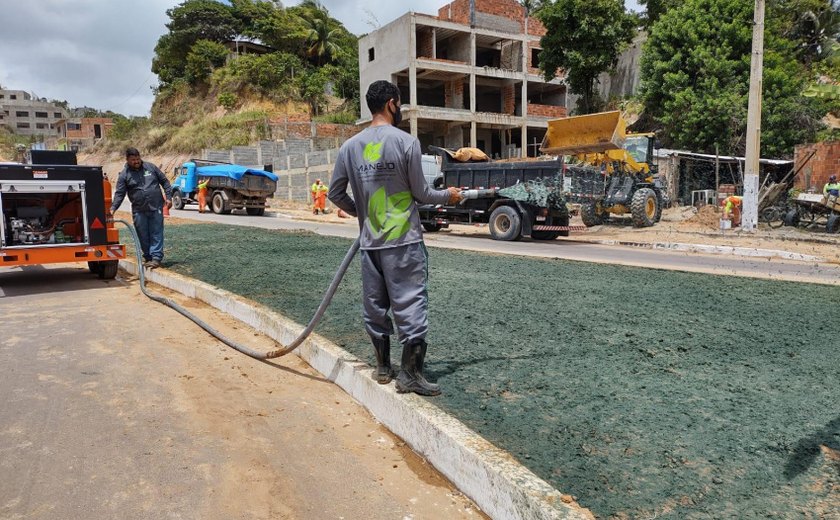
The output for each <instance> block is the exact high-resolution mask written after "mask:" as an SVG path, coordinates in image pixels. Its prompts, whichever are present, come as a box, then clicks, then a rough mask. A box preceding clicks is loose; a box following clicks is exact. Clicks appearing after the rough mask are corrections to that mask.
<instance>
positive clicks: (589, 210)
mask: <svg viewBox="0 0 840 520" xmlns="http://www.w3.org/2000/svg"><path fill="white" fill-rule="evenodd" d="M580 218H581V220H583V225H584V226H586V227H592V226H600V225H601V224H603V223H604V215H602V214H600V213H598V205H597V204H584V205H582V206H581V207H580Z"/></svg>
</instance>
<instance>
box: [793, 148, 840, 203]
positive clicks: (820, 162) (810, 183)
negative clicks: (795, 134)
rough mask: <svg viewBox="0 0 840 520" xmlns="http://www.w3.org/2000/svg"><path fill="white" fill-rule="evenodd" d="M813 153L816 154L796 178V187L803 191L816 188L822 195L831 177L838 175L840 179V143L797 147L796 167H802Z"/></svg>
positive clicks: (795, 155) (795, 152)
mask: <svg viewBox="0 0 840 520" xmlns="http://www.w3.org/2000/svg"><path fill="white" fill-rule="evenodd" d="M811 152H816V154H815V155H814V156H813V157H811V160H810V161H808V163H807V164H806V165H805V167H803V168H802V171H800V172H799V175H797V176H796V181H795V186H796V187H797V188H799V189H802V190H807V189H809V188H814V189H815V190H816V191H817V192H818V193H822V189H823V186H825V183H827V182H828V177H829V176H831V175H837V176H838V178H840V141H826V142H823V143H814V144H805V145H800V146H797V147H796V148H795V149H794V154H793V163H794V167H795V168H799V167H800V166H802V163H803V162H804V161H805V159H807V158H808V156H809V155H811Z"/></svg>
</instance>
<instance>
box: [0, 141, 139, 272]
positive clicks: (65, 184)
mask: <svg viewBox="0 0 840 520" xmlns="http://www.w3.org/2000/svg"><path fill="white" fill-rule="evenodd" d="M31 156H32V160H31V163H32V164H20V163H0V216H2V218H0V267H19V266H27V265H38V264H53V263H67V262H87V264H88V268H89V269H90V271H91V272H92V273H94V274H97V275H98V276H99V277H100V278H104V279H110V278H114V277H115V276H116V275H117V269H118V267H119V261H120V259H123V258H125V245H123V244H120V237H119V232H118V231H117V230H116V229H115V228H114V224H113V222H112V221H111V219H110V215H109V214H108V211H109V209H110V207H111V183H110V182H108V178H107V177H106V176H105V175H104V174H103V172H102V168H101V167H99V166H78V165H77V164H76V157H75V154H74V153H73V152H45V151H35V150H33V151H32V152H31Z"/></svg>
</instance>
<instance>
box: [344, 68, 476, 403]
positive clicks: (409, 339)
mask: <svg viewBox="0 0 840 520" xmlns="http://www.w3.org/2000/svg"><path fill="white" fill-rule="evenodd" d="M365 98H366V100H367V104H368V108H370V111H371V113H372V114H373V121H372V122H371V124H370V126H369V127H368V128H366V129H365V130H363V131H362V132H361V133H359V134H357V135H356V136H355V137H352V138H351V139H349V140H348V141H347V142H345V143H344V144H343V145H342V147H341V149H340V150H339V152H338V158H337V161H336V164H335V169H334V170H333V177H332V180H331V184H330V190H329V198H330V200H331V201H332V202H333V203H334V204H335V205H336V206H338V207H339V208H341V209H342V210H344V211H346V212H347V213H349V214H350V215H353V216H358V218H359V231H360V235H359V239H360V249H361V264H362V287H363V292H364V296H363V300H364V302H363V303H364V321H365V328H366V329H367V333H368V335H369V336H370V337H371V340H372V342H373V347H374V352H375V354H376V373H375V378H376V380H377V382H378V383H380V384H386V383H388V382H390V381H391V379H392V378H393V377H394V375H393V371H392V369H391V343H390V337H391V334H393V323H392V321H391V318H390V317H389V316H388V311H389V310H390V312H391V314H392V315H393V317H394V319H393V321H394V322H396V325H397V336H398V338H399V341H400V343H402V346H403V351H402V363H401V366H400V373H399V374H398V375H397V378H396V379H397V381H396V387H397V392H401V393H405V392H414V393H417V394H420V395H438V394H440V387H439V386H438V385H436V384H433V383H430V382H429V381H427V380H426V378H425V377H424V376H423V361H424V358H425V357H426V348H427V346H426V332H427V331H428V328H429V327H428V320H427V307H428V298H427V295H426V279H427V273H428V269H427V263H428V256H427V253H426V247H425V245H424V244H423V231H422V229H421V228H420V214H419V212H418V210H417V205H416V204H415V203H414V201H415V200H416V201H419V202H423V203H431V204H454V203H456V202H458V201H459V200H461V194H460V190H459V189H458V188H449V189H448V190H434V189H431V188H430V187H429V185H428V183H426V179H425V178H424V177H423V166H422V163H421V153H420V142H419V141H418V140H417V139H416V138H415V137H411V136H410V135H409V134H407V133H405V132H403V131H402V130H400V129H398V128H395V127H396V125H398V124H399V122H400V91H399V89H398V88H397V86H396V85H394V84H393V83H389V82H387V81H375V82H374V83H373V84H371V86H370V88H369V89H368V91H367V94H366V95H365ZM348 185H349V187H350V189H351V190H352V193H353V198H351V197H350V195H349V194H348V193H347V188H348ZM354 199H355V200H354Z"/></svg>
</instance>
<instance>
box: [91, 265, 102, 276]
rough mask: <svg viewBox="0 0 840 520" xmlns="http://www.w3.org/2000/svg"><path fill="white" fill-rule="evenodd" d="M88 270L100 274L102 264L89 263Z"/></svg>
mask: <svg viewBox="0 0 840 520" xmlns="http://www.w3.org/2000/svg"><path fill="white" fill-rule="evenodd" d="M88 270H90V272H91V273H93V274H99V273H100V272H101V271H102V262H88Z"/></svg>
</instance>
